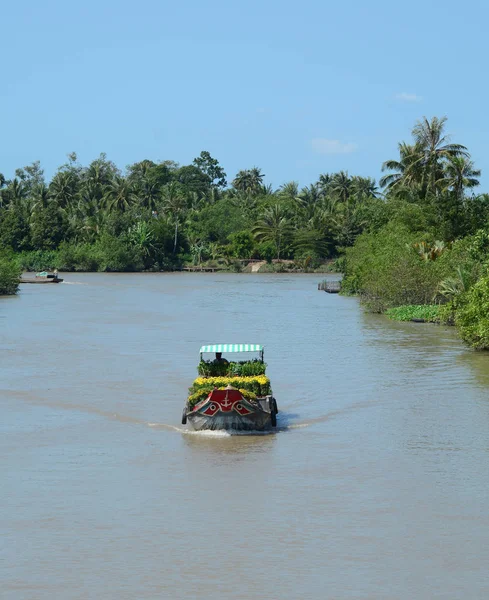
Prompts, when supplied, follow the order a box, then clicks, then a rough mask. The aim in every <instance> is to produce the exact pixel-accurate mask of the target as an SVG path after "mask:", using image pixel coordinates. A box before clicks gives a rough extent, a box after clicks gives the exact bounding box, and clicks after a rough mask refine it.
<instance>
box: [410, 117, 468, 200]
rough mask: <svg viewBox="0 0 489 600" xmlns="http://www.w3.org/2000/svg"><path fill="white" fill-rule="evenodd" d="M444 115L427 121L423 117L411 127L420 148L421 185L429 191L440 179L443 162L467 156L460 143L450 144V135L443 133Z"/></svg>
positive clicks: (434, 189)
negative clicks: (421, 163) (421, 165)
mask: <svg viewBox="0 0 489 600" xmlns="http://www.w3.org/2000/svg"><path fill="white" fill-rule="evenodd" d="M446 121H447V118H446V117H442V118H441V119H439V118H438V117H433V118H432V119H431V121H428V119H427V118H426V117H423V119H422V120H421V121H418V122H417V123H416V124H415V126H414V127H413V131H412V134H413V138H414V142H415V144H416V145H417V146H419V147H420V148H421V149H422V158H421V159H420V160H422V162H423V166H424V169H423V171H424V172H423V182H422V184H423V187H424V188H426V190H427V191H429V192H433V193H434V192H435V191H436V182H437V181H439V180H440V179H441V177H440V174H441V173H443V162H444V161H446V160H449V159H451V158H456V157H458V156H464V157H468V156H469V153H468V151H467V148H466V147H465V146H462V145H461V144H451V143H449V142H450V137H449V136H448V135H444V128H445V123H446Z"/></svg>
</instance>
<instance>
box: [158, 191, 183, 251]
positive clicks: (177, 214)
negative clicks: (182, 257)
mask: <svg viewBox="0 0 489 600" xmlns="http://www.w3.org/2000/svg"><path fill="white" fill-rule="evenodd" d="M163 207H164V210H165V211H166V212H167V213H168V214H169V216H170V219H171V220H172V221H173V223H174V225H175V237H174V240H173V254H174V255H175V253H176V251H177V242H178V227H179V225H180V222H181V220H182V218H183V215H184V214H185V211H186V209H187V201H186V198H185V194H184V193H183V190H182V187H181V186H180V185H179V184H178V183H177V182H176V181H172V182H171V183H169V184H168V185H167V186H166V187H165V188H164V189H163Z"/></svg>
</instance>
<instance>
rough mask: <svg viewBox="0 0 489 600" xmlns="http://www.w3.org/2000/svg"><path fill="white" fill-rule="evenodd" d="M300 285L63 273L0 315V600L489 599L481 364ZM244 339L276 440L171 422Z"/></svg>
mask: <svg viewBox="0 0 489 600" xmlns="http://www.w3.org/2000/svg"><path fill="white" fill-rule="evenodd" d="M320 278H321V276H318V275H307V276H289V275H277V276H267V275H224V274H222V275H200V274H176V275H165V274H161V275H160V274H155V275H143V274H138V275H98V274H94V275H88V274H87V275H82V274H68V275H66V281H67V283H63V284H60V285H57V286H56V285H53V286H49V285H48V286H23V287H22V289H21V293H20V295H19V296H18V297H16V298H2V299H0V407H1V411H2V419H1V420H0V460H1V462H0V469H1V473H0V474H1V479H0V481H1V491H0V500H1V507H2V509H1V511H0V534H1V535H0V590H1V593H0V596H1V598H2V599H8V600H11V599H12V600H14V599H15V600H17V599H22V600H24V599H28V600H31V599H32V600H34V599H35V600H51V599H53V598H60V599H63V600H64V599H66V600H75V599H76V600H82V599H83V600H85V599H94V600H95V599H97V600H98V599H110V600H112V599H113V600H116V599H117V600H125V599H128V600H129V599H131V600H132V599H138V600H139V599H141V600H146V599H156V598H158V599H159V598H164V599H166V598H169V599H170V598H171V599H184V598H185V599H187V598H201V599H211V598H213V599H214V598H217V599H226V600H227V599H229V600H234V599H239V600H245V599H246V600H248V599H254V598H266V599H269V598H270V599H290V600H295V599H298V598H309V599H318V600H323V599H328V600H342V599H355V600H356V599H369V600H383V599H385V600H397V599H402V600H413V599H414V598H415V599H417V600H421V599H426V600H428V599H430V600H431V599H433V598H440V599H444V600H447V599H453V600H455V599H457V600H458V599H459V598H462V597H467V598H471V599H485V598H487V597H489V576H488V573H487V565H488V564H489V544H488V539H489V502H488V500H489V357H488V356H486V355H481V354H475V353H473V352H470V351H468V350H467V349H466V348H465V347H464V346H463V345H462V343H461V342H460V341H459V340H458V339H457V337H456V334H455V332H454V331H453V330H451V329H448V328H443V327H436V326H429V325H419V324H398V323H391V322H389V321H387V320H385V319H383V318H381V317H377V316H374V315H367V314H365V313H363V312H362V310H361V309H360V308H359V306H358V304H357V301H356V300H355V299H352V298H342V297H339V296H335V295H329V294H325V293H323V292H318V291H317V289H316V286H317V282H318V280H319V279H320ZM213 341H230V342H258V343H262V344H264V345H265V348H266V353H265V358H266V360H267V362H268V371H269V374H270V377H271V379H272V383H273V386H274V392H275V396H276V397H277V399H278V401H279V407H280V409H281V413H280V414H279V418H278V420H279V422H278V424H279V427H278V431H277V432H276V433H274V434H272V435H262V436H233V437H228V436H218V435H207V436H206V435H202V434H188V433H186V432H185V430H184V428H183V427H182V426H180V425H179V421H180V414H181V410H182V406H183V402H184V398H185V395H186V389H187V387H188V385H189V383H190V381H191V380H192V378H193V377H194V374H195V366H196V363H197V360H198V348H199V346H200V345H201V344H202V343H205V342H213Z"/></svg>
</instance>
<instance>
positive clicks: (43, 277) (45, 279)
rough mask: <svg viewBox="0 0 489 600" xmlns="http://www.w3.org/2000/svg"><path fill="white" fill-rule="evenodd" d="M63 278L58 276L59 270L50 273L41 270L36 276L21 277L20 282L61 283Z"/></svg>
mask: <svg viewBox="0 0 489 600" xmlns="http://www.w3.org/2000/svg"><path fill="white" fill-rule="evenodd" d="M62 281H63V279H62V278H61V277H58V272H57V271H55V272H54V273H48V272H47V271H40V272H39V273H36V276H35V277H21V278H20V283H61V282H62Z"/></svg>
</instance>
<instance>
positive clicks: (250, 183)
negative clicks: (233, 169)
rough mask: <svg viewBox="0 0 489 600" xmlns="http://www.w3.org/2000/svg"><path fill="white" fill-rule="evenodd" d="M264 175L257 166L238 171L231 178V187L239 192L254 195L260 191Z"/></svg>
mask: <svg viewBox="0 0 489 600" xmlns="http://www.w3.org/2000/svg"><path fill="white" fill-rule="evenodd" d="M264 177H265V175H264V174H263V173H262V172H261V169H259V168H258V167H253V168H252V169H247V170H244V171H239V172H238V174H237V175H236V177H235V178H234V180H233V184H232V185H233V187H234V188H235V189H237V190H238V191H240V192H244V193H245V194H249V195H250V196H256V195H257V194H259V193H260V192H261V191H262V186H263V178H264Z"/></svg>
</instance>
